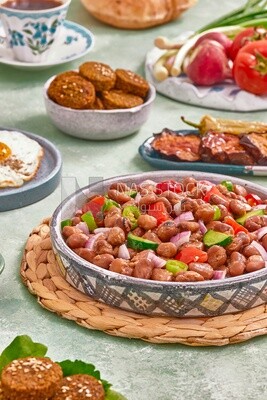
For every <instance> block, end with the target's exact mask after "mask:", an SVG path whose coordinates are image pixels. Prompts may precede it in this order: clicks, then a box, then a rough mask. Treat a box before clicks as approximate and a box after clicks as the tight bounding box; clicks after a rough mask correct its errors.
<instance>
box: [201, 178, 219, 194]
mask: <svg viewBox="0 0 267 400" xmlns="http://www.w3.org/2000/svg"><path fill="white" fill-rule="evenodd" d="M213 186H215V184H214V183H212V182H210V181H205V180H204V181H199V182H198V184H197V188H198V190H201V191H205V192H208V191H209V190H210V189H211V188H212V187H213Z"/></svg>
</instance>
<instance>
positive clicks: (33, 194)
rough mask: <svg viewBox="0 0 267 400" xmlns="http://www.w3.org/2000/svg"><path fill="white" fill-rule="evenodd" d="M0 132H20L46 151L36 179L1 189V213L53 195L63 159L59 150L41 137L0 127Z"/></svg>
mask: <svg viewBox="0 0 267 400" xmlns="http://www.w3.org/2000/svg"><path fill="white" fill-rule="evenodd" d="M0 130H6V131H18V132H21V133H23V134H25V135H27V136H28V137H29V138H31V139H33V140H36V141H37V142H38V143H39V144H40V145H41V146H42V147H43V149H44V152H45V154H44V157H43V159H42V162H41V165H40V168H39V170H38V172H37V174H36V176H35V178H34V179H33V180H31V181H29V182H26V183H25V184H24V185H23V186H21V187H19V188H6V189H0V211H8V210H13V209H15V208H21V207H25V206H27V205H29V204H33V203H36V202H37V201H39V200H42V199H43V198H44V197H46V196H48V195H49V194H51V193H52V192H53V191H54V190H55V189H56V187H57V186H58V184H59V180H60V176H61V166H62V159H61V154H60V152H59V151H58V150H57V148H56V147H55V146H54V145H53V144H52V143H51V142H49V141H48V140H47V139H44V138H43V137H41V136H37V135H34V134H33V133H29V132H24V131H21V130H18V129H15V128H14V129H9V128H3V127H0Z"/></svg>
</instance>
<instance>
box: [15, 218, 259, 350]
mask: <svg viewBox="0 0 267 400" xmlns="http://www.w3.org/2000/svg"><path fill="white" fill-rule="evenodd" d="M20 274H21V277H22V280H23V283H24V284H25V285H26V286H27V288H28V289H29V291H30V292H31V293H32V294H34V295H35V296H37V301H38V302H39V304H40V305H41V306H42V307H44V308H46V309H47V310H49V311H52V312H55V313H56V314H58V315H59V316H61V317H63V318H66V319H69V320H72V321H75V322H76V323H77V324H79V325H81V326H83V327H85V328H88V329H94V330H100V331H103V332H105V333H107V334H109V335H113V336H119V337H125V338H137V339H142V340H144V341H148V342H151V343H181V344H185V345H189V346H223V345H227V344H231V343H239V342H244V341H246V340H249V339H251V338H253V337H256V336H260V335H265V334H266V333H267V305H261V306H258V307H255V308H253V309H251V310H247V311H244V312H240V313H236V314H228V315H223V316H218V317H212V318H173V317H157V316H152V317H149V316H146V315H140V314H135V313H133V312H129V311H124V310H121V309H117V308H113V307H110V306H108V305H105V304H103V303H100V302H98V301H95V300H93V299H91V298H90V297H88V296H87V295H84V294H83V293H81V292H80V291H78V290H76V289H75V288H73V287H72V286H71V285H70V284H69V283H68V282H67V281H66V280H65V279H64V278H63V276H62V274H61V272H60V268H59V266H58V264H57V261H56V259H55V256H54V253H53V250H52V247H51V240H50V229H49V219H45V220H43V221H42V222H41V224H40V225H39V226H37V227H36V228H35V229H33V231H32V232H31V233H30V236H29V238H28V240H27V243H26V246H25V249H24V254H23V259H22V262H21V266H20Z"/></svg>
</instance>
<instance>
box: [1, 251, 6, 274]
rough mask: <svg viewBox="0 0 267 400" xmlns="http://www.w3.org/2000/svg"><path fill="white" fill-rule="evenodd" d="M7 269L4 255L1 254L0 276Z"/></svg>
mask: <svg viewBox="0 0 267 400" xmlns="http://www.w3.org/2000/svg"><path fill="white" fill-rule="evenodd" d="M4 267H5V260H4V257H3V256H2V254H1V253H0V274H1V273H2V272H3V270H4Z"/></svg>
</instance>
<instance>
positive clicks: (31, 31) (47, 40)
mask: <svg viewBox="0 0 267 400" xmlns="http://www.w3.org/2000/svg"><path fill="white" fill-rule="evenodd" d="M23 1H24V0H12V1H7V0H0V20H1V22H2V24H3V28H4V32H5V37H1V39H2V40H1V41H2V44H1V46H5V47H8V48H9V49H11V51H12V53H13V55H14V57H15V58H16V59H17V60H18V61H21V62H28V63H40V62H44V61H46V60H47V59H49V55H50V54H51V52H52V51H54V50H56V46H57V39H58V37H59V34H60V30H61V26H62V25H63V23H64V21H65V18H66V14H67V11H68V7H69V5H70V2H71V0H55V1H54V2H53V0H52V1H51V0H50V4H51V7H50V8H45V7H44V8H43V9H38V10H36V9H29V8H31V7H30V6H29V8H28V9H26V10H25V9H23V7H22V6H21V8H13V7H14V4H15V3H16V2H17V3H18V4H19V3H21V4H22V3H23ZM31 1H32V2H33V3H34V2H36V0H31ZM31 1H27V3H28V4H31ZM24 2H25V1H24ZM12 3H13V4H12ZM42 3H45V2H44V1H43V2H42ZM18 7H20V5H18ZM32 8H34V6H33V7H32ZM0 56H1V47H0Z"/></svg>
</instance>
